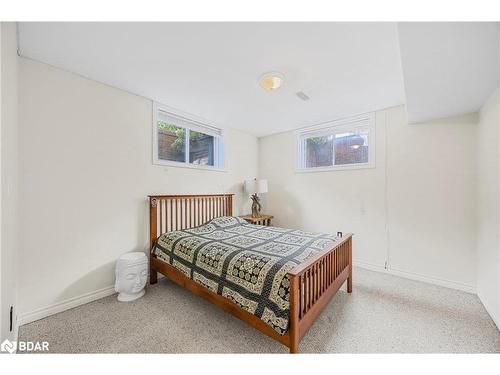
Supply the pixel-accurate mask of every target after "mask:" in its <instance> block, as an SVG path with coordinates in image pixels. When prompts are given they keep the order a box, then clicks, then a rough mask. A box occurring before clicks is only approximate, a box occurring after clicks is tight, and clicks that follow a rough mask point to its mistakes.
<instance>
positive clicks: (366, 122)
mask: <svg viewBox="0 0 500 375" xmlns="http://www.w3.org/2000/svg"><path fill="white" fill-rule="evenodd" d="M357 129H368V162H367V163H356V164H339V165H331V166H324V167H306V166H305V159H304V158H305V139H308V138H312V137H318V136H327V135H333V136H334V137H335V134H338V133H345V132H354V131H356V130H357ZM375 133H376V123H375V113H374V112H371V113H367V114H363V115H358V116H352V117H348V118H343V119H339V120H333V121H325V122H322V123H319V124H315V125H309V126H306V127H303V128H300V129H298V130H296V131H295V172H296V173H311V172H329V171H339V170H340V171H341V170H350V169H367V168H375V167H376V161H375V155H376V150H375V148H376V142H375V137H376V134H375ZM334 142H335V139H334ZM334 144H335V143H334ZM332 152H333V158H334V160H335V146H334V148H333V150H332Z"/></svg>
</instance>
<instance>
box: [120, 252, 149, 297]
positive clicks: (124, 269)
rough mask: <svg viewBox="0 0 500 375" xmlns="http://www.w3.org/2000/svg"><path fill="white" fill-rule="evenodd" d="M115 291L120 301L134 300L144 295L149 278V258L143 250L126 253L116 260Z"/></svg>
mask: <svg viewBox="0 0 500 375" xmlns="http://www.w3.org/2000/svg"><path fill="white" fill-rule="evenodd" d="M115 276H116V281H115V291H116V292H118V293H119V294H118V301H133V300H135V299H137V298H140V297H142V296H143V295H144V287H145V286H146V282H147V279H148V258H147V256H146V254H144V253H142V252H134V253H127V254H124V255H122V256H121V257H120V259H118V261H117V262H116V268H115Z"/></svg>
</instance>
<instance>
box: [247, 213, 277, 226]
mask: <svg viewBox="0 0 500 375" xmlns="http://www.w3.org/2000/svg"><path fill="white" fill-rule="evenodd" d="M240 217H241V218H242V219H244V220H246V221H247V222H249V223H250V224H256V225H265V226H267V227H268V226H270V225H271V219H272V218H274V216H272V215H260V216H258V217H253V216H252V215H244V216H240Z"/></svg>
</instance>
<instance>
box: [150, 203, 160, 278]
mask: <svg viewBox="0 0 500 375" xmlns="http://www.w3.org/2000/svg"><path fill="white" fill-rule="evenodd" d="M157 202H158V200H157V199H156V198H150V199H149V283H150V284H156V283H157V282H158V272H156V270H154V269H153V266H152V264H151V263H152V262H151V259H152V258H153V257H154V255H153V253H152V251H153V246H154V244H155V241H156V238H157V236H156V234H157V228H156V225H157V223H156V218H157V216H156V205H157Z"/></svg>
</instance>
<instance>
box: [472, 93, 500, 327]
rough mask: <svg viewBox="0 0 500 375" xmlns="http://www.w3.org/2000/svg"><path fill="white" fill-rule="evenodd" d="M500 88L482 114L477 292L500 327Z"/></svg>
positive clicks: (479, 157)
mask: <svg viewBox="0 0 500 375" xmlns="http://www.w3.org/2000/svg"><path fill="white" fill-rule="evenodd" d="M499 142H500V88H499V89H497V90H496V91H495V92H494V93H493V94H492V96H491V97H490V98H489V100H488V101H487V102H486V103H485V104H484V106H483V107H482V109H481V111H480V112H479V126H478V157H477V168H478V214H477V219H478V220H477V230H478V241H477V254H478V262H477V293H478V296H479V298H480V299H481V301H482V302H483V304H484V306H485V307H486V309H487V310H488V312H489V313H490V315H491V317H492V318H493V320H495V322H496V324H497V326H498V327H500V242H499V241H500V190H499V189H500V151H499V150H500V148H499V147H498V144H499Z"/></svg>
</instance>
